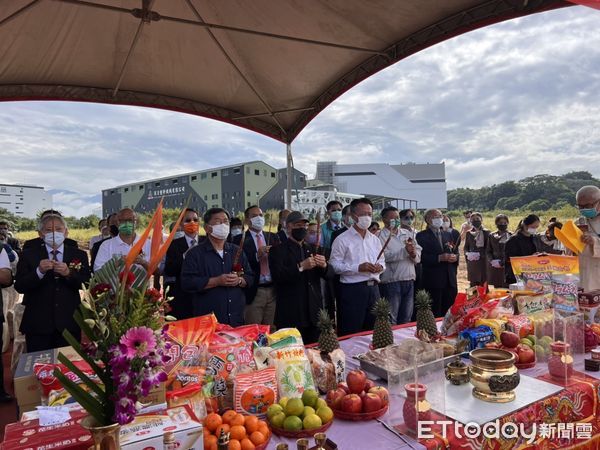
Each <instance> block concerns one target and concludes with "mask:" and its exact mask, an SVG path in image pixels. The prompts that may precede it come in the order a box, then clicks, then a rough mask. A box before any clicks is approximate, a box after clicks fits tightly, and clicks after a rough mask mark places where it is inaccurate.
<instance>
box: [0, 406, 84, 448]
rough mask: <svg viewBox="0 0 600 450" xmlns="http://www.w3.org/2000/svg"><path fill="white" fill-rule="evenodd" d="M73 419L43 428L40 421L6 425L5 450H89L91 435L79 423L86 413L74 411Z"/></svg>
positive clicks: (72, 413) (33, 420)
mask: <svg viewBox="0 0 600 450" xmlns="http://www.w3.org/2000/svg"><path fill="white" fill-rule="evenodd" d="M70 414H71V419H69V420H67V421H66V422H63V423H61V424H57V425H51V426H45V427H41V426H40V423H39V420H38V419H32V420H25V421H22V422H16V423H10V424H8V425H6V428H5V431H4V443H3V447H2V448H3V449H5V450H9V449H10V450H26V449H31V450H42V449H53V450H55V449H69V450H87V449H88V448H89V447H90V446H91V445H92V444H93V441H92V436H91V434H90V433H89V432H88V431H87V430H86V429H84V428H82V427H81V426H80V425H79V423H80V422H81V420H82V419H83V418H84V417H85V416H87V413H86V412H85V411H72V412H71V413H70Z"/></svg>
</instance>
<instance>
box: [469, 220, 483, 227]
mask: <svg viewBox="0 0 600 450" xmlns="http://www.w3.org/2000/svg"><path fill="white" fill-rule="evenodd" d="M471 225H473V226H474V227H475V228H479V227H480V226H481V221H480V220H474V221H473V222H471Z"/></svg>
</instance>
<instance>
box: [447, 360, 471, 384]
mask: <svg viewBox="0 0 600 450" xmlns="http://www.w3.org/2000/svg"><path fill="white" fill-rule="evenodd" d="M445 373H446V380H448V381H449V382H450V383H452V384H454V385H456V386H459V385H461V384H465V383H468V382H469V378H470V377H469V366H467V365H466V364H465V363H464V362H462V361H461V360H460V358H458V359H456V360H455V361H452V362H449V363H448V364H447V365H446V369H445Z"/></svg>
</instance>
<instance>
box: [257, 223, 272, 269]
mask: <svg viewBox="0 0 600 450" xmlns="http://www.w3.org/2000/svg"><path fill="white" fill-rule="evenodd" d="M256 243H257V244H258V247H259V248H260V247H264V245H265V238H264V237H263V235H262V233H259V234H257V235H256ZM267 258H268V256H267V254H266V253H265V254H264V255H263V256H262V258H260V276H261V277H267V276H269V275H270V272H269V260H268V259H267Z"/></svg>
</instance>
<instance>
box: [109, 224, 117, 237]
mask: <svg viewBox="0 0 600 450" xmlns="http://www.w3.org/2000/svg"><path fill="white" fill-rule="evenodd" d="M109 228H110V234H111V235H112V236H117V235H118V234H119V227H118V226H116V225H111V226H110V227H109Z"/></svg>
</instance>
